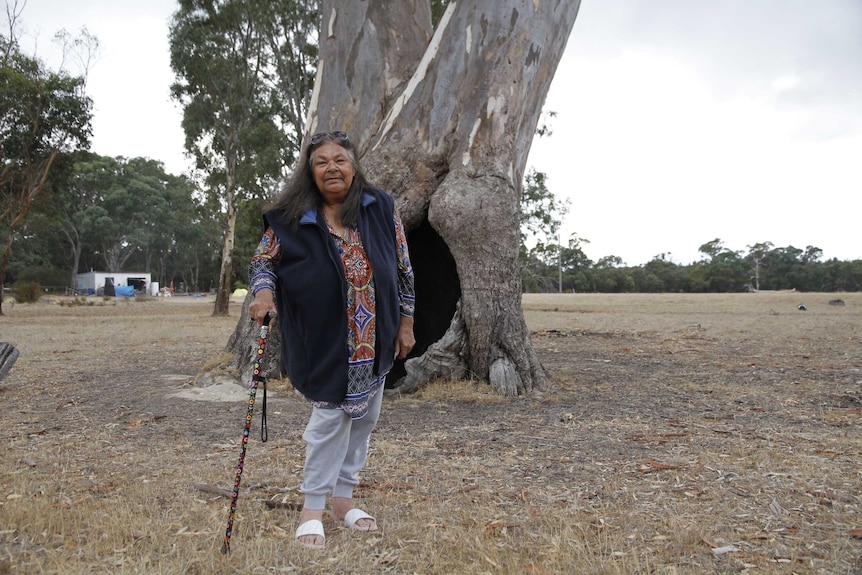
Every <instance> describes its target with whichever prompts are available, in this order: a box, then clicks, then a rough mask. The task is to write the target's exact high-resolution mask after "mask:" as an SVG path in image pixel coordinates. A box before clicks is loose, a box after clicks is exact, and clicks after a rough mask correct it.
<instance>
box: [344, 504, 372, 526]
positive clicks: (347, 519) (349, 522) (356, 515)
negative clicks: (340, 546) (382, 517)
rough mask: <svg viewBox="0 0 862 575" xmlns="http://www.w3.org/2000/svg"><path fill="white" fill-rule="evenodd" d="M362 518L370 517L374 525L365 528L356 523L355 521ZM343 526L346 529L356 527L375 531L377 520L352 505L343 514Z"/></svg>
mask: <svg viewBox="0 0 862 575" xmlns="http://www.w3.org/2000/svg"><path fill="white" fill-rule="evenodd" d="M362 519H371V520H372V521H374V527H371V528H366V527H360V526H359V525H357V524H356V522H357V521H361V520H362ZM344 526H345V527H347V528H348V529H356V530H357V531H377V520H376V519H375V518H374V517H372V516H370V515H369V514H367V513H366V512H364V511H363V510H361V509H357V508H356V507H354V508H353V509H351V510H350V511H348V512H347V513H346V514H345V515H344Z"/></svg>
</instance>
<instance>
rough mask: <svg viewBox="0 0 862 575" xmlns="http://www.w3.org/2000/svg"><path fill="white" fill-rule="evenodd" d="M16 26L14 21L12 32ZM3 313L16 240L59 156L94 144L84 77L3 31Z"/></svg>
mask: <svg viewBox="0 0 862 575" xmlns="http://www.w3.org/2000/svg"><path fill="white" fill-rule="evenodd" d="M12 30H14V25H13V23H10V31H12ZM0 58H2V60H0V233H2V236H3V238H4V244H3V251H2V258H0V315H2V292H3V285H4V282H5V280H6V275H7V269H8V266H9V261H10V256H11V253H12V245H13V243H15V240H16V236H17V235H18V232H19V228H21V226H22V225H24V223H25V220H26V218H27V215H28V213H29V211H30V207H31V206H32V204H33V201H34V200H35V199H36V198H37V197H38V196H39V194H41V193H42V191H43V190H44V189H45V187H46V185H48V183H49V181H50V178H51V175H52V168H53V166H54V163H55V161H56V159H57V157H58V156H59V155H60V154H61V153H63V152H68V151H71V150H74V149H77V148H86V147H87V146H89V138H90V135H91V127H90V118H91V107H92V102H91V101H90V99H89V98H88V97H87V96H86V95H85V93H84V78H83V77H73V76H70V75H69V74H67V73H65V72H63V71H52V70H49V69H47V68H46V67H45V65H44V64H43V63H42V62H41V61H40V60H38V59H37V58H33V57H30V56H27V55H26V54H24V53H23V52H21V49H20V47H19V45H18V43H17V40H16V39H15V38H14V37H13V36H12V34H11V32H10V35H9V37H7V36H5V35H4V36H0Z"/></svg>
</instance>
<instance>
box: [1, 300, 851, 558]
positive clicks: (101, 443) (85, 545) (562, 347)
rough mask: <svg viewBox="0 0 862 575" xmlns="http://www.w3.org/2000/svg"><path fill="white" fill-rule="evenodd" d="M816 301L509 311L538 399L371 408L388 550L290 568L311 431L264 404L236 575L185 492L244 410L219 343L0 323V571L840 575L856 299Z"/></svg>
mask: <svg viewBox="0 0 862 575" xmlns="http://www.w3.org/2000/svg"><path fill="white" fill-rule="evenodd" d="M834 298H835V296H834V294H734V295H730V296H710V295H703V296H635V295H632V296H598V295H596V296H593V295H564V296H527V297H526V298H525V310H526V316H527V320H528V324H529V326H530V328H531V330H532V332H533V342H534V344H535V345H536V347H537V349H538V351H539V355H540V357H541V359H542V361H543V363H544V365H545V366H546V368H547V369H548V371H549V374H550V381H551V385H550V386H549V388H548V389H547V390H545V391H544V392H543V393H541V394H538V395H537V396H535V397H529V398H518V399H514V400H503V399H501V398H498V397H496V396H494V395H493V394H491V393H489V391H488V389H487V386H482V385H474V384H471V383H457V384H456V383H440V384H437V385H434V386H431V387H429V388H428V389H426V390H424V391H423V392H422V393H420V394H419V395H414V396H408V397H403V398H399V397H388V398H387V400H386V401H385V403H384V413H383V417H382V422H381V424H380V426H379V428H378V431H377V432H376V434H375V436H374V440H373V450H372V455H371V457H370V459H369V464H368V467H367V469H366V472H365V473H364V475H363V485H362V487H361V489H360V490H359V492H358V493H357V496H358V497H362V498H364V499H367V502H366V503H367V506H370V507H371V508H373V510H374V511H375V513H377V514H378V516H379V517H381V519H382V523H383V524H384V525H385V526H386V535H383V536H380V537H378V538H377V539H373V540H372V541H371V542H369V541H361V540H360V541H359V542H357V541H356V540H354V539H352V538H349V536H348V535H349V534H348V535H345V534H343V533H341V532H334V533H333V534H332V535H331V536H330V538H329V539H330V540H329V543H328V545H329V549H328V550H327V555H326V556H323V557H320V558H317V559H313V560H309V559H307V557H305V556H303V555H297V553H298V552H297V551H296V550H295V549H293V548H292V547H291V546H290V540H291V538H292V529H293V528H294V525H293V521H294V519H295V506H296V505H297V503H298V501H299V500H300V499H299V495H298V493H297V492H296V487H297V485H298V483H299V480H300V479H299V478H300V473H301V465H302V442H301V433H302V428H303V426H304V423H305V420H306V419H307V414H308V407H307V405H306V404H305V402H304V401H302V400H301V398H299V397H297V396H296V394H294V393H293V392H292V391H290V389H289V388H288V387H287V386H286V384H285V383H284V382H270V385H269V390H270V395H269V398H268V403H269V405H268V411H269V417H268V424H269V434H270V441H269V442H268V443H266V444H261V443H260V442H259V441H257V440H256V439H255V438H256V435H257V424H259V418H258V416H257V414H259V411H258V412H257V414H256V419H255V422H254V423H255V430H254V434H253V441H252V442H251V444H250V447H249V456H248V459H247V464H246V465H247V469H246V472H245V475H244V476H243V482H244V483H243V485H244V489H245V490H246V491H244V492H243V493H245V495H244V496H243V497H245V498H246V499H241V503H240V509H242V510H244V512H245V514H244V515H245V518H246V519H245V521H243V522H241V523H243V524H242V525H241V528H238V530H237V533H236V534H235V535H234V538H235V539H236V541H235V542H234V545H235V546H239V547H241V548H243V549H245V550H246V551H240V552H239V554H238V557H237V556H236V555H237V553H235V554H234V558H233V561H234V563H233V564H232V565H233V566H231V564H230V563H229V564H227V566H226V565H225V564H221V563H218V562H217V560H216V559H214V558H213V557H214V556H216V552H215V551H214V550H215V549H217V547H218V545H219V537H220V533H223V528H224V526H223V521H222V520H223V519H226V505H227V502H226V500H225V499H223V498H220V497H218V496H217V495H212V494H207V493H206V492H204V491H201V490H200V486H201V485H208V486H211V487H212V486H217V487H221V488H230V486H231V484H232V480H233V471H234V469H235V465H236V455H238V440H239V433H240V431H241V428H242V423H243V418H244V413H245V411H246V403H247V395H246V393H245V391H244V390H243V389H242V388H241V387H239V386H236V385H234V384H232V383H230V382H229V381H222V382H216V383H217V385H209V386H207V387H206V388H204V387H201V386H200V383H199V382H198V383H197V384H196V382H195V378H196V376H197V374H198V371H199V369H200V367H201V366H203V365H204V364H205V363H206V362H208V361H210V360H211V359H212V358H213V357H214V356H216V355H218V354H220V353H222V352H223V350H224V345H225V342H226V341H227V338H228V336H229V335H230V333H231V331H232V330H233V326H234V323H235V321H236V319H235V318H233V319H231V318H213V317H211V316H210V310H211V305H212V301H211V300H210V301H207V298H197V299H191V298H170V299H168V300H161V299H153V300H150V301H124V300H116V299H112V300H102V299H98V300H95V299H92V298H90V299H89V300H88V301H89V302H90V303H92V304H93V305H67V304H69V303H71V302H69V301H62V303H63V304H64V305H60V303H61V300H54V301H45V302H42V303H40V304H37V305H33V306H23V305H9V302H6V303H5V304H4V311H6V314H7V315H6V316H4V317H0V340H2V341H9V342H12V343H13V344H15V345H16V346H17V347H18V349H19V350H20V352H21V355H20V357H19V359H18V360H17V363H16V364H15V367H14V368H13V370H12V371H11V372H10V373H9V374H8V375H7V376H6V378H5V379H4V380H3V381H2V382H0V405H2V409H3V414H4V415H3V420H4V423H5V425H4V426H3V431H2V432H0V434H1V435H2V436H3V438H4V440H5V443H6V445H7V450H6V452H5V454H4V465H3V470H2V471H0V481H2V485H3V493H4V494H5V495H4V497H3V499H2V501H0V573H3V572H13V573H83V572H87V573H95V572H127V573H156V572H159V573H213V572H217V571H218V572H221V571H224V572H239V573H245V572H257V571H260V572H309V573H311V572H315V571H316V570H319V569H323V568H331V567H332V565H333V564H336V565H339V566H340V567H338V568H335V569H334V571H333V572H345V573H347V572H353V573H359V572H368V573H376V572H391V573H481V572H488V573H531V574H538V573H581V572H589V573H704V572H714V573H738V572H751V573H858V572H862V558H860V557H862V539H860V537H862V531H860V529H862V520H860V517H862V513H860V511H862V509H860V504H862V496H860V493H862V457H860V456H862V431H860V418H862V416H860V411H862V352H860V336H862V334H860V330H862V328H860V326H862V295H860V294H842V295H841V298H842V300H843V301H844V302H845V305H844V306H830V305H829V304H828V301H829V300H830V299H834ZM78 303H80V302H78ZM800 303H805V304H806V308H807V309H806V310H805V311H801V310H799V309H798V307H797V306H798V304H800ZM236 310H237V313H238V304H237V306H236ZM258 405H260V404H258ZM196 486H197V487H196ZM243 505H245V506H246V507H243ZM331 528H333V526H331V525H330V524H328V525H327V529H328V530H329V529H331ZM352 561H356V562H355V563H352ZM357 565H359V566H361V567H358V566H357ZM339 569H344V570H343V571H341V570H339Z"/></svg>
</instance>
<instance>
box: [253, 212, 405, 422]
mask: <svg viewBox="0 0 862 575" xmlns="http://www.w3.org/2000/svg"><path fill="white" fill-rule="evenodd" d="M393 218H394V225H395V239H396V244H397V245H396V246H395V249H396V251H397V261H398V299H399V308H400V311H401V315H402V316H406V317H413V312H414V309H415V288H414V280H413V267H412V265H411V264H410V255H409V252H408V250H407V238H406V236H405V234H404V227H403V225H402V223H401V218H400V217H399V215H398V213H397V212H396V213H395V214H394V216H393ZM329 234H330V237H331V238H332V239H333V241H334V242H335V245H336V247H337V248H338V252H339V254H340V255H341V263H342V265H343V267H344V277H345V279H346V280H347V310H346V311H347V349H348V354H349V357H348V367H347V379H348V381H347V395H346V396H345V398H344V400H343V401H341V402H338V403H332V402H325V401H312V404H313V405H314V406H315V407H319V408H323V409H342V410H344V411H345V413H347V414H348V415H350V417H351V418H352V419H362V418H363V417H365V415H366V413H367V412H368V402H369V400H370V399H371V398H372V397H374V395H375V394H376V393H378V391H379V390H380V388H381V387H382V386H383V382H384V381H385V378H386V374H381V375H378V376H377V377H375V376H374V346H375V343H376V308H377V306H376V301H375V293H374V291H375V290H374V281H373V278H374V270H372V269H371V261H370V260H369V258H368V255H367V254H366V253H365V249H364V248H363V247H362V238H361V237H360V234H359V230H358V229H357V228H347V230H346V232H345V234H344V236H341V235H339V234H337V233H336V232H335V230H333V229H332V227H329ZM280 257H281V244H279V242H278V238H277V237H276V236H275V233H274V232H273V231H272V228H268V229H267V230H266V232H264V235H263V238H262V239H261V241H260V244H259V245H258V247H257V250H256V251H255V254H254V256H253V257H252V260H251V267H250V273H249V290H250V291H251V292H252V294H256V293H257V292H259V291H260V290H262V289H269V290H273V291H275V280H276V275H275V266H276V264H277V263H278V259H279V258H280Z"/></svg>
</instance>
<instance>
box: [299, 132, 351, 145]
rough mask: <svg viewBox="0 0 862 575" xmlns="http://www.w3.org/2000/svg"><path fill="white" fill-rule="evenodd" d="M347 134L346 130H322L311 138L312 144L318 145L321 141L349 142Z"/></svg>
mask: <svg viewBox="0 0 862 575" xmlns="http://www.w3.org/2000/svg"><path fill="white" fill-rule="evenodd" d="M349 141H350V140H349V139H348V137H347V134H345V133H344V132H340V131H339V132H320V133H317V134H314V135H313V136H312V137H311V140H309V143H310V144H311V145H312V146H316V145H317V144H319V143H321V142H349Z"/></svg>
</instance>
